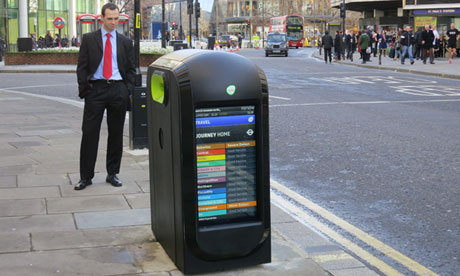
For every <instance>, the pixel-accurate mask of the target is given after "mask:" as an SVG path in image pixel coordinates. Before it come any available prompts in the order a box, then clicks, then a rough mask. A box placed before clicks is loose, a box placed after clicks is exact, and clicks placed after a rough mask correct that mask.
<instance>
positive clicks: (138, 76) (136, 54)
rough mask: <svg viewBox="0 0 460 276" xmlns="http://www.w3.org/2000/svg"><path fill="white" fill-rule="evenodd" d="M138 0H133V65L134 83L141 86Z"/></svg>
mask: <svg viewBox="0 0 460 276" xmlns="http://www.w3.org/2000/svg"><path fill="white" fill-rule="evenodd" d="M140 2H141V1H140V0H136V1H134V14H135V22H134V67H135V68H136V79H135V85H136V86H137V87H139V86H142V74H141V69H140V67H139V51H140V42H139V40H140V36H141V35H140V32H141V13H140Z"/></svg>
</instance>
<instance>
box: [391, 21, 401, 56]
mask: <svg viewBox="0 0 460 276" xmlns="http://www.w3.org/2000/svg"><path fill="white" fill-rule="evenodd" d="M399 29H400V30H401V31H398V32H397V33H396V34H395V36H394V37H393V41H394V48H395V56H394V57H393V60H396V59H399V58H400V57H401V34H402V28H399Z"/></svg>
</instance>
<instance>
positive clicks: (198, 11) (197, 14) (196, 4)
mask: <svg viewBox="0 0 460 276" xmlns="http://www.w3.org/2000/svg"><path fill="white" fill-rule="evenodd" d="M200 15H201V14H200V2H198V1H196V2H195V16H196V17H200Z"/></svg>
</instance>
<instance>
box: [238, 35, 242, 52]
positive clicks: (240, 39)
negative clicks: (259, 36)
mask: <svg viewBox="0 0 460 276" xmlns="http://www.w3.org/2000/svg"><path fill="white" fill-rule="evenodd" d="M241 46H243V36H242V35H241V34H238V48H240V49H241Z"/></svg>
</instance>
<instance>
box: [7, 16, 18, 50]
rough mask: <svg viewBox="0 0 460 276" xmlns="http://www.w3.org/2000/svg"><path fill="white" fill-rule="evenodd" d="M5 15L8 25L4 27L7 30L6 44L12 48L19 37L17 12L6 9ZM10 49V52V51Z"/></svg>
mask: <svg viewBox="0 0 460 276" xmlns="http://www.w3.org/2000/svg"><path fill="white" fill-rule="evenodd" d="M7 13H8V24H7V26H6V29H7V30H8V44H9V45H10V46H12V45H16V42H17V40H18V36H19V24H18V10H16V9H8V10H7ZM12 48H14V47H12ZM12 48H10V50H12Z"/></svg>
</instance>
